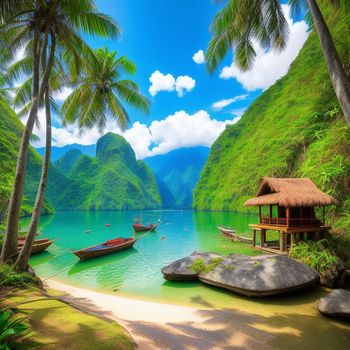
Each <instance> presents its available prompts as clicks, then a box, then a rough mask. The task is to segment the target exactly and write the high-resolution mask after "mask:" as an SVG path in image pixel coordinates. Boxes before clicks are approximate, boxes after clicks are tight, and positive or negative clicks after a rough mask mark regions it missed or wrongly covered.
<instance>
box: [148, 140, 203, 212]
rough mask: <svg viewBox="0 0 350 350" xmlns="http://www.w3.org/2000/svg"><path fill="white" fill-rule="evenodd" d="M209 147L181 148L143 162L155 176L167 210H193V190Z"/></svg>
mask: <svg viewBox="0 0 350 350" xmlns="http://www.w3.org/2000/svg"><path fill="white" fill-rule="evenodd" d="M208 155H209V148H207V147H193V148H181V149H177V150H174V151H171V152H169V153H167V154H164V155H158V156H155V157H152V158H146V159H144V161H145V162H146V164H148V165H149V166H150V168H151V169H152V170H153V172H154V173H155V175H156V179H157V184H158V187H159V192H160V195H161V198H162V202H163V208H166V209H190V208H191V206H192V200H193V197H192V193H193V190H194V188H195V186H196V183H197V181H198V180H199V176H200V173H201V171H202V169H203V166H204V164H205V162H206V160H207V158H208Z"/></svg>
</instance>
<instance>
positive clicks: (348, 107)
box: [307, 0, 350, 126]
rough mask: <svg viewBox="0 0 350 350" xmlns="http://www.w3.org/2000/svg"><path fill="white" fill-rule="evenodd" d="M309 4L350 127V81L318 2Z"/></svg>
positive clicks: (309, 2) (314, 0) (334, 85)
mask: <svg viewBox="0 0 350 350" xmlns="http://www.w3.org/2000/svg"><path fill="white" fill-rule="evenodd" d="M307 3H308V6H309V10H310V13H311V15H312V18H313V21H314V25H315V28H316V31H317V33H318V36H319V38H320V41H321V47H322V50H323V54H324V57H325V60H326V63H327V67H328V71H329V75H330V77H331V81H332V84H333V87H334V90H335V93H336V95H337V98H338V101H339V105H340V107H341V109H342V111H343V113H344V117H345V119H346V122H347V123H348V125H349V126H350V81H349V79H348V77H347V74H346V72H345V69H344V67H343V65H342V63H341V61H340V58H339V55H338V52H337V49H336V47H335V44H334V41H333V39H332V36H331V33H330V31H329V29H328V26H327V24H326V21H325V19H324V18H323V16H322V13H321V11H320V8H319V7H318V5H317V3H316V0H307Z"/></svg>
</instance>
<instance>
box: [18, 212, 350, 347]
mask: <svg viewBox="0 0 350 350" xmlns="http://www.w3.org/2000/svg"><path fill="white" fill-rule="evenodd" d="M139 215H140V213H138V212H61V213H57V214H56V215H53V216H45V217H42V218H41V223H40V230H41V232H42V235H41V236H42V237H49V238H56V239H57V241H55V243H54V244H53V245H52V246H50V247H49V249H48V250H47V251H46V252H44V253H41V254H39V255H36V256H33V257H32V258H31V261H30V263H31V265H32V266H33V267H34V268H35V271H36V272H37V273H38V275H39V276H40V277H41V278H43V279H45V278H48V277H51V276H53V277H54V278H55V279H58V280H60V281H62V282H65V283H68V284H71V285H76V286H80V287H84V288H89V289H95V290H100V291H104V292H108V293H112V294H115V295H120V296H127V297H133V298H138V299H145V300H152V301H157V302H168V303H173V304H181V305H191V306H194V307H197V308H199V309H205V310H207V312H214V313H215V312H216V310H217V309H224V311H225V312H226V311H227V310H228V311H230V313H229V314H228V316H227V317H228V319H227V322H230V320H231V321H232V322H233V321H234V320H235V321H234V322H233V323H232V324H233V325H234V326H233V329H237V327H239V329H241V331H242V332H243V333H247V334H251V332H253V333H252V335H253V337H255V335H256V334H260V333H261V332H262V334H264V336H263V338H262V339H263V342H264V343H265V342H266V341H267V342H268V343H271V346H272V348H275V349H295V348H300V349H318V350H321V349H348V346H349V345H348V344H349V340H350V327H349V325H347V324H345V323H342V322H337V321H331V320H329V319H327V318H325V317H323V316H321V315H320V314H319V312H318V311H317V308H316V302H317V301H318V300H319V299H320V298H321V297H323V296H325V295H326V294H327V293H328V292H329V291H327V290H326V289H324V288H320V287H317V288H314V289H311V290H307V291H303V292H302V293H297V294H291V295H283V296H280V297H273V298H264V299H259V298H245V297H242V296H240V295H237V294H234V293H230V292H226V291H224V290H221V289H218V288H215V287H210V286H207V285H204V284H201V283H200V282H190V283H172V282H168V281H165V280H164V279H163V276H162V274H161V272H160V269H161V268H162V267H163V266H164V265H166V264H168V263H170V262H171V261H173V260H176V259H179V258H182V257H184V256H186V255H188V254H190V253H192V252H193V251H194V250H201V251H214V252H218V253H222V254H229V253H236V254H250V255H252V254H259V252H257V251H256V250H253V249H252V248H251V247H250V246H249V245H246V244H244V243H240V242H232V243H231V242H230V241H228V240H227V239H225V238H223V237H222V236H221V235H220V234H219V232H218V230H217V228H216V225H217V224H223V225H227V226H233V227H234V228H235V229H236V230H237V231H238V232H239V233H244V234H245V235H248V234H249V233H248V232H249V226H248V225H249V223H254V222H256V221H257V217H256V216H255V215H247V214H238V213H221V212H192V211H150V212H143V213H142V214H141V215H142V218H143V222H144V223H148V222H149V221H152V222H155V221H157V220H158V219H161V221H162V224H161V226H160V227H159V229H158V231H157V232H153V233H147V234H146V235H144V236H143V237H142V239H141V240H140V241H138V242H137V243H136V244H135V246H134V248H131V249H128V250H125V251H123V252H120V253H116V254H112V255H109V256H105V257H100V258H96V259H93V260H90V261H85V262H79V261H78V258H77V257H76V256H75V255H73V254H72V253H71V251H70V250H69V249H74V250H75V249H79V248H84V247H87V246H90V245H94V244H97V243H100V242H103V241H105V240H107V239H111V238H114V237H118V236H123V237H129V236H130V235H131V234H132V226H131V225H132V223H133V222H134V219H135V217H137V216H139ZM27 224H28V220H27V219H26V220H23V221H22V226H23V228H25V226H26V225H27ZM106 224H110V227H107V226H106ZM86 230H90V233H86ZM210 310H212V311H210ZM231 311H233V313H232V312H231ZM237 317H238V318H237ZM241 318H242V321H241ZM259 332H260V333H259ZM272 335H273V336H272ZM266 337H267V338H266ZM266 339H267V340H266Z"/></svg>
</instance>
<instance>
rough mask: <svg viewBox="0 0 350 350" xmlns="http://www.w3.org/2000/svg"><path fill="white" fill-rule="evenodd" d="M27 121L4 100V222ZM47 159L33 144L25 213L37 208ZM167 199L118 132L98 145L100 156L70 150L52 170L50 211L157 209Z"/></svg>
mask: <svg viewBox="0 0 350 350" xmlns="http://www.w3.org/2000/svg"><path fill="white" fill-rule="evenodd" d="M22 131H23V125H22V123H21V122H20V121H19V120H18V118H17V116H16V114H15V113H14V112H13V110H12V109H11V108H10V107H9V106H8V104H7V103H6V102H5V101H3V100H0V154H1V157H0V169H1V171H0V221H1V217H2V216H3V213H4V211H5V210H6V207H7V205H8V200H9V197H10V194H11V189H12V184H13V177H14V173H15V168H16V160H17V152H18V148H19V143H20V137H21V134H22ZM41 164H42V158H41V157H40V155H39V154H38V153H37V152H36V151H35V150H34V148H33V147H30V148H29V154H28V159H27V175H26V183H25V196H24V201H23V205H22V215H23V216H24V215H29V214H30V213H31V211H32V206H33V204H34V199H35V195H36V191H37V186H38V182H39V179H40V173H41ZM160 207H161V199H160V195H159V191H158V187H157V184H156V181H155V177H154V175H153V173H152V171H151V170H150V169H149V167H148V166H147V165H146V164H145V163H144V162H142V161H136V158H135V154H134V152H133V150H132V148H131V146H130V145H129V144H128V143H127V142H126V141H125V140H124V139H123V138H122V137H121V136H118V135H114V134H107V135H105V136H103V137H102V138H101V139H100V140H99V141H98V143H97V156H96V157H89V156H87V155H83V154H82V153H81V152H80V151H79V150H78V151H75V150H70V151H68V152H67V153H66V154H65V155H63V156H62V157H61V158H60V159H59V160H58V161H57V162H56V163H55V164H54V165H53V164H52V165H51V167H50V171H49V180H48V186H47V188H46V195H45V204H44V207H43V213H44V214H50V213H52V212H53V211H54V209H56V210H74V209H79V210H122V209H125V210H131V209H156V208H160Z"/></svg>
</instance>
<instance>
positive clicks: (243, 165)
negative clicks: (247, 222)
mask: <svg viewBox="0 0 350 350" xmlns="http://www.w3.org/2000/svg"><path fill="white" fill-rule="evenodd" d="M323 12H324V14H325V16H326V18H327V20H328V22H329V24H330V28H331V31H332V35H333V37H334V38H335V39H336V41H337V43H338V47H339V52H340V54H341V57H342V59H343V60H344V62H346V63H350V61H349V56H348V52H349V50H350V39H349V37H348V36H345V35H344V33H347V32H349V30H350V26H349V23H350V11H347V12H337V15H335V13H334V9H333V8H332V7H331V6H330V5H328V6H324V7H323ZM322 55H323V54H322V51H321V48H320V45H319V41H318V37H317V35H316V33H314V32H313V33H310V36H309V38H308V40H307V42H306V44H305V46H304V48H303V49H302V50H301V52H300V54H299V56H298V57H297V58H296V60H295V61H294V62H293V64H292V65H291V67H290V70H289V72H288V74H287V75H286V76H285V77H284V78H282V79H280V80H279V81H277V82H276V83H275V85H274V86H272V87H271V88H269V89H268V90H267V91H265V92H264V93H263V94H262V95H261V96H260V97H259V98H257V99H256V100H255V101H254V103H253V104H252V105H251V106H250V108H249V109H248V110H247V111H246V113H245V114H244V115H243V117H242V119H241V120H240V121H239V122H238V123H237V124H235V125H232V126H228V127H227V128H226V130H225V131H224V132H223V133H222V134H221V136H220V137H219V138H218V139H217V141H216V142H215V143H214V145H213V146H212V149H211V153H210V155H209V159H208V161H207V163H206V165H205V167H204V170H203V172H202V174H201V178H200V181H199V182H198V184H197V186H196V189H195V192H194V208H196V209H205V210H208V209H212V210H238V211H248V210H250V211H251V210H252V208H249V207H244V206H243V203H244V201H245V200H246V199H248V198H250V197H252V196H254V195H255V193H256V190H257V186H258V183H259V181H260V179H261V177H263V176H277V177H290V176H295V177H310V178H311V179H312V180H313V181H314V182H315V183H316V184H317V185H318V186H319V187H320V188H321V189H322V190H323V191H325V192H328V193H330V194H332V195H334V196H335V197H336V198H338V199H340V200H341V201H342V203H343V205H342V207H341V208H339V209H338V210H337V214H340V213H341V214H343V216H344V220H343V222H345V215H346V214H345V213H346V212H348V211H349V209H350V205H349V202H348V200H347V198H348V194H349V184H348V179H349V177H350V143H349V140H350V131H349V128H348V126H347V125H346V123H345V121H344V118H343V116H342V115H341V112H339V106H338V104H337V99H336V97H335V94H334V91H333V88H332V85H331V82H330V79H329V77H328V72H327V68H326V66H325V63H324V60H323V56H322ZM334 209H335V208H332V210H334ZM253 210H254V209H253ZM330 214H331V213H329V218H330V219H333V216H331V215H330ZM334 218H335V219H336V218H337V216H335V217H334ZM348 227H349V226H348ZM348 227H347V228H346V227H345V226H344V228H345V229H347V230H348Z"/></svg>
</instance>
